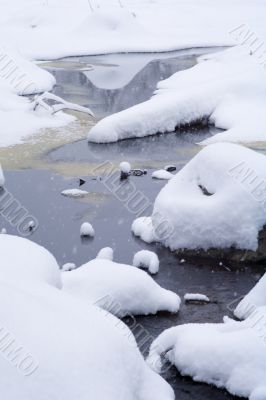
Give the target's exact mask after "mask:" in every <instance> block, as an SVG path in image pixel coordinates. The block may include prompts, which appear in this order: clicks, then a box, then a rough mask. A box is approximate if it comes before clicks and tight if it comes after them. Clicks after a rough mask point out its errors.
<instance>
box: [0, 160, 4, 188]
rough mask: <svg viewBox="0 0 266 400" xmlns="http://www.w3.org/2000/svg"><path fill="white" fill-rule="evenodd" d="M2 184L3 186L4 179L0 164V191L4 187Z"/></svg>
mask: <svg viewBox="0 0 266 400" xmlns="http://www.w3.org/2000/svg"><path fill="white" fill-rule="evenodd" d="M4 184H5V177H4V173H3V170H2V167H1V164H0V189H1V188H2V187H3V186H4Z"/></svg>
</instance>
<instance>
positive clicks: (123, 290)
mask: <svg viewBox="0 0 266 400" xmlns="http://www.w3.org/2000/svg"><path fill="white" fill-rule="evenodd" d="M62 279H63V290H64V291H66V292H68V293H69V294H71V295H73V296H74V297H77V298H80V299H82V300H83V301H84V302H85V303H86V304H94V305H95V304H96V305H98V306H99V307H101V308H103V309H105V310H107V311H109V312H111V313H113V314H114V315H116V316H118V317H124V316H126V315H147V314H155V313H156V312H157V311H170V312H173V313H176V312H177V311H178V310H179V306H180V302H181V301H180V298H179V296H178V295H177V294H175V293H173V292H171V291H169V290H166V289H163V288H162V287H160V286H159V285H158V284H157V283H156V282H155V281H154V280H153V279H152V278H151V277H150V276H149V275H148V274H147V273H146V272H144V271H142V270H140V269H138V268H135V267H133V266H131V265H125V264H118V263H115V262H113V261H110V260H107V259H98V258H97V259H95V260H92V261H90V262H88V263H87V264H84V265H83V266H81V267H80V268H78V269H76V270H74V271H71V272H67V273H65V274H64V273H63V274H62Z"/></svg>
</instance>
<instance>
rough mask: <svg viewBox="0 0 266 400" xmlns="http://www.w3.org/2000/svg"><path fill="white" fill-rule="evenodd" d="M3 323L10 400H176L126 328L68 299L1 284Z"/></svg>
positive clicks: (36, 287)
mask: <svg viewBox="0 0 266 400" xmlns="http://www.w3.org/2000/svg"><path fill="white" fill-rule="evenodd" d="M19 265H20V263H19V262H18V264H17V267H19ZM69 273H71V272H69ZM0 320H1V330H0V340H1V357H0V373H1V396H2V398H3V399H6V400H7V399H10V400H11V399H21V400H36V399H39V400H47V399H48V398H49V400H58V399H64V400H73V399H79V400H88V399H108V400H124V399H127V400H136V399H139V400H161V399H165V400H173V399H174V395H173V391H172V389H171V387H170V386H169V385H168V384H167V383H166V382H165V381H164V380H163V379H162V378H161V377H160V376H159V375H157V374H155V373H154V372H153V371H152V370H151V369H150V368H149V367H148V366H147V364H146V363H145V361H144V359H143V357H142V355H141V353H140V351H139V350H138V348H137V344H136V342H135V340H134V337H133V335H132V333H131V332H130V330H129V329H128V328H127V327H126V326H125V325H124V324H123V322H121V321H119V320H117V319H116V318H115V317H113V316H112V315H110V314H109V313H107V312H105V311H104V312H103V310H100V309H99V308H98V307H93V306H89V305H86V304H83V303H82V302H81V301H78V300H76V299H74V298H73V297H72V296H68V295H67V294H66V293H65V292H64V291H61V290H58V289H56V288H54V287H52V286H48V285H43V284H37V283H34V284H32V283H31V284H29V285H28V284H27V283H26V284H23V286H20V283H19V282H18V281H17V282H16V283H13V282H12V283H11V281H10V282H5V281H2V278H0Z"/></svg>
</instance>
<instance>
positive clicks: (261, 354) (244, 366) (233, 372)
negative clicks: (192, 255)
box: [148, 307, 266, 400]
mask: <svg viewBox="0 0 266 400" xmlns="http://www.w3.org/2000/svg"><path fill="white" fill-rule="evenodd" d="M260 317H261V318H264V321H265V318H266V308H265V307H264V308H260ZM256 321H258V320H257V318H256V317H255V316H250V317H249V318H248V319H247V320H245V321H243V322H236V321H232V320H227V322H226V323H221V324H210V323H206V324H187V325H180V326H177V327H173V328H170V329H168V330H166V331H164V332H163V333H162V334H161V335H160V336H159V337H158V338H157V339H156V340H155V341H154V342H153V343H152V345H151V348H150V354H149V358H148V363H149V365H150V366H151V367H152V368H153V369H155V366H156V368H157V371H158V372H159V371H160V368H161V363H162V361H161V357H162V355H163V354H164V353H165V352H167V358H168V359H169V360H170V361H171V363H172V364H174V365H175V366H176V368H177V369H178V370H179V371H180V373H181V374H182V375H188V376H191V377H193V379H194V380H195V381H197V382H206V383H208V384H211V385H215V386H217V387H219V388H225V389H227V390H228V391H229V392H230V393H231V394H232V395H236V396H243V397H247V398H249V399H250V400H261V399H265V396H266V385H265V375H266V346H265V340H266V336H265V334H266V332H265V325H264V330H263V329H260V328H262V326H259V325H262V324H259V323H258V324H257V326H256V325H255V323H256Z"/></svg>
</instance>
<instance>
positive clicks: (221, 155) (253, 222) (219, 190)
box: [132, 143, 266, 251]
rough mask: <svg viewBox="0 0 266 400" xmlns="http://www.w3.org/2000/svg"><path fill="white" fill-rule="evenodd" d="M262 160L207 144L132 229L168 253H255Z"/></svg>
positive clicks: (261, 210)
mask: <svg viewBox="0 0 266 400" xmlns="http://www.w3.org/2000/svg"><path fill="white" fill-rule="evenodd" d="M265 182H266V158H265V156H263V155H261V154H258V153H256V152H255V151H253V150H249V149H247V148H245V147H242V146H240V145H236V144H230V143H219V144H214V145H210V146H207V147H206V148H204V149H203V150H202V151H201V152H200V153H198V154H197V155H196V156H195V157H194V158H193V159H192V160H191V161H190V162H189V163H188V164H187V165H186V166H185V167H184V168H183V169H182V170H181V171H180V172H178V173H177V174H176V175H175V176H174V177H173V178H172V179H171V180H170V181H169V183H167V184H166V186H165V187H164V188H163V189H162V190H161V192H160V193H159V195H158V196H157V198H156V200H155V203H154V209H153V214H152V216H151V217H146V218H145V217H141V218H138V219H137V220H135V221H134V223H133V225H132V230H133V232H134V233H135V235H137V236H140V237H141V238H142V239H143V240H144V241H146V242H152V241H159V242H161V243H162V244H164V245H165V246H167V247H169V248H170V249H171V250H176V249H205V250H206V249H210V248H222V249H226V248H230V247H231V246H233V247H235V248H238V249H246V250H253V251H255V250H256V249H257V247H258V232H259V231H260V230H261V229H262V228H263V226H264V225H265V223H266V213H265V204H266V203H265V200H266V195H265V190H264V188H265Z"/></svg>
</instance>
